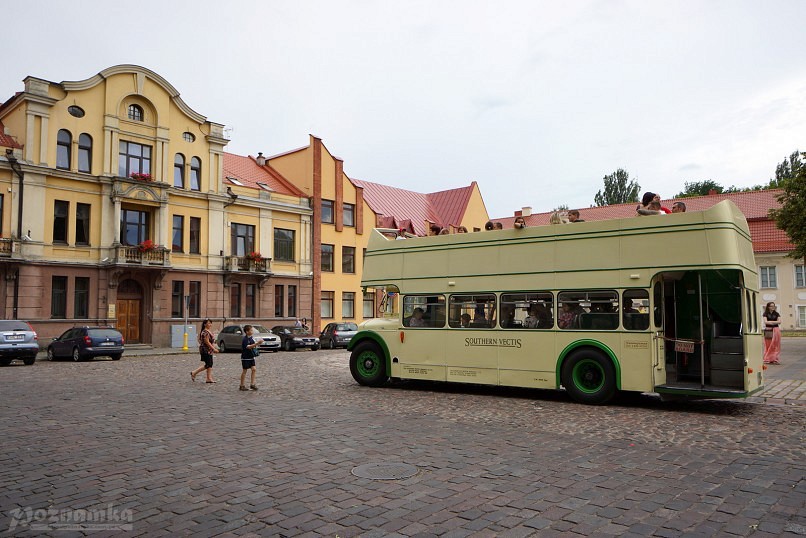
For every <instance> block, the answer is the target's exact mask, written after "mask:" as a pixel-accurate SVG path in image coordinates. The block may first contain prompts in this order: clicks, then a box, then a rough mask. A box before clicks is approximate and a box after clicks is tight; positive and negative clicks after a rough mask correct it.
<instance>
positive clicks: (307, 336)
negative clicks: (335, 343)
mask: <svg viewBox="0 0 806 538" xmlns="http://www.w3.org/2000/svg"><path fill="white" fill-rule="evenodd" d="M271 330H272V332H273V333H274V334H276V335H277V336H279V337H280V341H281V342H282V346H283V349H284V350H286V351H294V350H295V349H297V348H300V347H309V348H311V350H312V351H316V350H317V349H319V338H317V337H315V336H314V335H312V334H311V332H310V331H309V330H308V329H306V328H304V327H294V326H293V325H277V326H276V327H272V328H271Z"/></svg>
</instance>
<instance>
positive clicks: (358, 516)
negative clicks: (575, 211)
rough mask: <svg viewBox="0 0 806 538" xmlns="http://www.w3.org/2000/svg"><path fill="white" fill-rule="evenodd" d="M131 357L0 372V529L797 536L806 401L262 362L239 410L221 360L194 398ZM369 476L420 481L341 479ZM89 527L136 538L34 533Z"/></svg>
mask: <svg viewBox="0 0 806 538" xmlns="http://www.w3.org/2000/svg"><path fill="white" fill-rule="evenodd" d="M804 342H806V339H804ZM796 347H797V346H792V347H791V348H790V349H792V348H796ZM785 349H786V344H785ZM147 353H148V352H144V353H142V354H139V355H138V354H136V353H133V354H131V355H124V358H123V359H122V360H121V361H119V362H112V361H105V360H97V361H93V362H83V363H73V362H47V361H38V362H37V364H35V365H34V366H28V367H26V366H11V367H7V368H0V403H2V405H0V426H2V432H3V444H2V446H3V449H4V450H3V451H2V453H0V462H1V463H2V465H0V533H4V534H5V535H13V536H41V535H50V536H59V537H62V536H80V535H83V534H87V535H91V536H112V535H124V536H154V535H173V536H333V537H335V536H338V537H342V538H343V537H349V536H415V535H420V536H619V535H625V536H626V535H632V536H652V535H654V536H754V535H756V536H803V535H806V480H804V476H806V457H804V456H806V453H804V445H805V444H806V427H805V426H806V407H804V406H802V405H769V404H765V403H762V402H758V403H753V402H752V401H751V402H747V401H700V402H688V403H663V402H660V401H659V400H658V399H657V398H654V397H651V396H639V397H630V398H625V399H624V400H622V401H619V402H616V403H615V404H613V405H610V406H604V407H591V406H583V405H579V404H575V403H571V402H570V400H569V399H568V398H567V397H566V396H565V394H564V393H562V392H556V391H536V390H513V389H498V388H490V387H478V386H462V385H446V384H431V383H411V382H410V383H396V384H392V385H390V386H387V387H383V388H375V389H373V388H366V387H361V386H359V385H357V384H356V383H355V382H354V381H353V379H352V378H351V377H350V374H349V368H348V364H347V359H348V353H347V352H344V351H318V352H310V351H298V352H292V353H286V352H281V353H277V354H271V355H266V356H262V357H261V358H260V362H259V363H258V375H259V380H258V381H259V383H260V386H261V390H260V391H259V392H248V393H243V392H239V391H238V390H237V389H238V377H239V375H240V362H239V360H238V357H237V356H236V355H222V356H218V357H216V368H215V376H216V378H217V379H218V383H217V384H205V383H203V382H201V380H199V381H196V382H195V383H193V382H191V381H190V379H189V376H188V372H189V371H190V370H191V369H193V368H195V367H196V366H197V365H198V358H197V357H196V356H195V355H157V356H150V355H148V354H147ZM762 401H763V399H762ZM367 463H405V464H409V465H414V466H416V467H417V470H418V472H417V474H416V475H414V476H412V477H409V478H404V479H401V480H372V479H367V478H360V477H358V476H355V475H354V474H352V470H353V468H355V467H357V466H359V465H364V464H367ZM102 511H106V513H108V514H112V516H114V513H113V512H114V511H116V513H117V516H114V517H118V519H117V520H115V521H113V523H116V524H118V525H121V524H130V529H131V530H120V529H117V528H114V529H113V528H105V529H104V528H102V529H101V530H99V531H97V532H88V531H86V530H84V531H66V530H54V529H52V528H51V529H48V528H44V529H42V528H41V527H40V528H38V529H37V528H35V526H36V525H37V524H42V523H45V524H48V521H49V520H48V519H47V518H46V516H47V515H48V514H55V515H54V517H56V515H58V516H59V517H64V518H67V519H68V520H70V518H73V519H72V520H70V521H75V520H76V518H78V517H79V516H80V515H81V514H84V515H87V514H89V515H96V516H97V515H98V514H100V513H101V512H102ZM121 514H122V519H121ZM57 522H58V521H57ZM104 523H108V520H106V521H105V522H104ZM12 527H13V528H12Z"/></svg>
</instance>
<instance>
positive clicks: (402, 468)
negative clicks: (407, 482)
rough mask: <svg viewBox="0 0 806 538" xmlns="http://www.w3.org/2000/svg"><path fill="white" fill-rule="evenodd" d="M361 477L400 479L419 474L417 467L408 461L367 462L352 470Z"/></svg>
mask: <svg viewBox="0 0 806 538" xmlns="http://www.w3.org/2000/svg"><path fill="white" fill-rule="evenodd" d="M351 472H352V473H353V474H354V475H355V476H358V477H360V478H369V479H370V480H400V479H401V478H408V477H410V476H414V475H416V474H417V467H415V466H414V465H409V464H408V463H366V464H364V465H359V466H358V467H353V470H352V471H351Z"/></svg>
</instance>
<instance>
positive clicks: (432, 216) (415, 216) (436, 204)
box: [350, 179, 475, 235]
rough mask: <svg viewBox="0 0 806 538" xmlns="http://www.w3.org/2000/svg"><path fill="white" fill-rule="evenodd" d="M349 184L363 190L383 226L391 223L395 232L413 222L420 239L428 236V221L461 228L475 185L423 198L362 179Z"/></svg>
mask: <svg viewBox="0 0 806 538" xmlns="http://www.w3.org/2000/svg"><path fill="white" fill-rule="evenodd" d="M350 181H352V182H353V185H355V186H357V187H361V188H363V189H364V201H365V202H366V203H367V205H368V206H369V207H370V208H371V209H372V211H374V212H375V213H377V214H379V215H382V216H383V217H385V220H384V221H383V222H392V223H394V224H395V226H394V227H396V228H407V227H408V226H407V225H408V224H409V223H408V222H406V221H411V227H412V229H413V230H414V233H416V234H417V235H426V234H427V230H426V229H425V221H430V222H433V223H435V224H437V225H438V226H440V227H443V228H444V227H446V226H450V225H454V226H458V225H459V224H460V223H461V220H462V217H463V216H464V213H465V209H467V204H468V202H469V200H470V196H471V194H472V193H473V187H474V185H475V182H473V183H471V184H470V185H469V186H468V187H460V188H458V189H449V190H445V191H439V192H434V193H429V194H423V193H419V192H414V191H409V190H406V189H400V188H397V187H390V186H388V185H381V184H380V183H372V182H370V181H362V180H359V179H350ZM390 217H392V220H391V221H390V220H389V218H390Z"/></svg>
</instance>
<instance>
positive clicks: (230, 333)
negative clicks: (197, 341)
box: [216, 323, 280, 353]
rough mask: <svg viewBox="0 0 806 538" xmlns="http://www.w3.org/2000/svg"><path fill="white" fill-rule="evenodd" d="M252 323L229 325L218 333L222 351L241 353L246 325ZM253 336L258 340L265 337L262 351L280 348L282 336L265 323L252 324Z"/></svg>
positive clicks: (219, 346) (261, 346)
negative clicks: (268, 327) (264, 324)
mask: <svg viewBox="0 0 806 538" xmlns="http://www.w3.org/2000/svg"><path fill="white" fill-rule="evenodd" d="M245 325H250V324H248V323H241V324H239V325H227V326H226V327H224V328H223V329H221V332H220V333H218V338H217V339H216V340H217V341H218V349H219V351H220V352H221V353H240V352H241V342H243V337H244V335H245V334H246V333H244V330H243V328H244V326H245ZM252 328H253V329H254V330H253V331H252V337H253V338H254V339H255V340H257V339H258V338H262V339H263V343H262V344H260V347H259V349H260V351H279V350H280V337H278V336H277V335H276V334H274V333H273V332H271V331H270V330H269V329H267V328H266V327H264V326H263V325H252Z"/></svg>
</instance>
